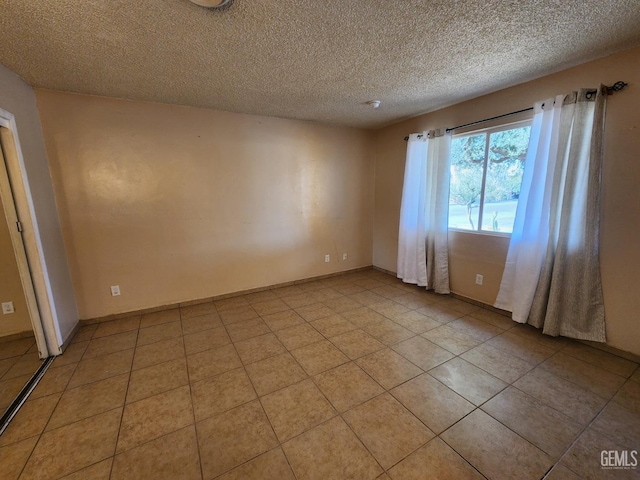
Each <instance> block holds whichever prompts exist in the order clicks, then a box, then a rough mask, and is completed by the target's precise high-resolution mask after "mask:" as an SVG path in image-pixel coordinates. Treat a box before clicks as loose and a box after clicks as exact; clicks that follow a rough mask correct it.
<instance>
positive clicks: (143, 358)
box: [133, 337, 185, 370]
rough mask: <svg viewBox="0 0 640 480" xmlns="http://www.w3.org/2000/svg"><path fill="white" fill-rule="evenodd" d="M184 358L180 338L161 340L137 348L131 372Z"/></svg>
mask: <svg viewBox="0 0 640 480" xmlns="http://www.w3.org/2000/svg"><path fill="white" fill-rule="evenodd" d="M184 356H185V353H184V344H183V341H182V338H181V337H177V338H172V339H170V340H163V341H161V342H157V343H152V344H151V345H145V346H142V347H140V346H138V347H137V348H136V352H135V356H134V358H133V370H139V369H141V368H145V367H150V366H152V365H156V364H158V363H164V362H167V361H169V360H175V359H177V358H184Z"/></svg>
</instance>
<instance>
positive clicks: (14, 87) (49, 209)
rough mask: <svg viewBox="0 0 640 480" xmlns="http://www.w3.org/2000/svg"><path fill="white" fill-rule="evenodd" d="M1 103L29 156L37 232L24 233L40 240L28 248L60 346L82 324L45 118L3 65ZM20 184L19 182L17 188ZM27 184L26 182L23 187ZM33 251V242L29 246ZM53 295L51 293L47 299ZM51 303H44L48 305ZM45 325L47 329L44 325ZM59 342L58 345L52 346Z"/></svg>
mask: <svg viewBox="0 0 640 480" xmlns="http://www.w3.org/2000/svg"><path fill="white" fill-rule="evenodd" d="M0 108H2V109H3V110H6V111H8V112H10V113H11V114H13V115H14V117H15V121H16V125H17V132H18V135H19V139H18V140H19V142H20V147H21V149H22V154H23V161H24V170H25V171H24V174H25V177H26V178H25V180H26V181H27V182H28V185H29V186H30V190H31V200H32V202H33V213H34V217H33V222H34V223H35V224H36V225H37V231H35V230H32V229H31V228H30V226H29V225H28V224H25V232H24V235H25V236H26V237H29V238H34V239H35V240H34V242H35V241H37V242H39V244H40V247H41V251H40V252H37V251H28V252H27V253H28V254H30V257H34V256H36V257H39V258H41V259H42V262H39V267H42V272H43V278H42V279H40V278H38V279H36V283H37V284H38V285H39V286H41V287H42V288H38V291H39V292H40V293H38V300H39V302H40V308H41V310H42V309H44V308H45V307H46V308H47V309H48V308H49V307H50V308H51V312H50V313H49V312H47V315H50V316H51V317H52V318H53V321H54V322H56V327H55V328H56V329H57V332H56V334H55V336H57V337H59V338H58V339H57V341H58V345H55V347H57V346H59V344H60V342H61V341H62V342H64V341H65V340H66V339H67V338H68V337H69V335H71V333H72V332H73V329H74V327H75V326H76V325H77V323H78V312H77V309H76V302H75V298H74V293H73V286H72V284H71V276H70V274H69V267H68V264H67V257H66V255H65V250H64V244H63V240H62V232H61V230H60V221H59V218H58V212H57V210H56V204H55V200H54V195H53V186H52V184H51V177H50V174H49V166H48V164H47V156H46V152H45V147H44V142H43V138H42V129H41V127H40V118H39V117H38V109H37V106H36V99H35V95H34V93H33V89H32V88H31V87H30V86H29V85H27V84H26V83H25V82H24V81H23V80H22V79H21V78H20V77H18V76H17V75H16V74H15V73H13V72H12V71H11V70H9V69H7V68H5V67H4V66H2V65H0ZM16 188H17V187H16ZM20 188H22V187H20ZM18 209H20V206H18ZM27 249H28V250H29V249H30V247H27ZM44 277H46V278H47V279H48V281H49V288H50V291H49V292H48V294H46V295H45V294H44V292H43V290H46V287H45V285H44ZM47 297H48V298H47ZM45 303H47V305H46V306H45V305H44V304H45ZM45 330H46V328H45ZM50 347H52V348H53V347H54V346H50Z"/></svg>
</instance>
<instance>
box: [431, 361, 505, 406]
mask: <svg viewBox="0 0 640 480" xmlns="http://www.w3.org/2000/svg"><path fill="white" fill-rule="evenodd" d="M429 373H430V374H431V375H432V376H433V377H435V378H436V379H438V380H440V381H441V382H442V383H444V384H445V385H446V386H447V387H449V388H450V389H451V390H453V391H454V392H456V393H458V394H460V395H462V396H463V397H464V398H466V399H467V400H469V401H470V402H471V403H473V404H474V405H481V404H482V403H484V402H486V401H487V400H489V399H490V398H491V397H493V396H494V395H495V394H497V393H498V392H499V391H500V390H502V389H504V388H505V387H506V386H507V384H506V383H504V382H503V381H502V380H500V379H499V378H496V377H494V376H493V375H489V374H488V373H487V372H485V371H484V370H480V369H479V368H478V367H476V366H475V365H472V364H470V363H469V362H467V361H466V360H463V359H461V358H459V357H458V358H454V359H452V360H449V361H448V362H446V363H443V364H442V365H440V366H438V367H436V368H434V369H433V370H429Z"/></svg>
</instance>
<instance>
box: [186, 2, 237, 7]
mask: <svg viewBox="0 0 640 480" xmlns="http://www.w3.org/2000/svg"><path fill="white" fill-rule="evenodd" d="M189 1H190V2H191V3H195V4H196V5H200V6H201V7H205V8H222V7H224V6H225V5H227V4H228V3H229V2H230V1H231V0H189Z"/></svg>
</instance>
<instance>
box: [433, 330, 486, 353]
mask: <svg viewBox="0 0 640 480" xmlns="http://www.w3.org/2000/svg"><path fill="white" fill-rule="evenodd" d="M422 336H423V337H424V338H426V339H427V340H429V341H430V342H433V343H435V344H436V345H439V346H441V347H442V348H444V349H446V350H448V351H450V352H451V353H454V354H456V355H460V354H462V353H464V352H466V351H467V350H471V349H472V348H473V347H477V346H478V345H480V344H481V343H482V341H481V340H478V339H477V338H475V337H472V336H471V335H468V334H466V333H463V332H459V331H458V330H456V329H455V328H452V327H450V326H449V325H442V326H440V327H437V328H434V329H432V330H429V331H427V332H425V333H423V334H422Z"/></svg>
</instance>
